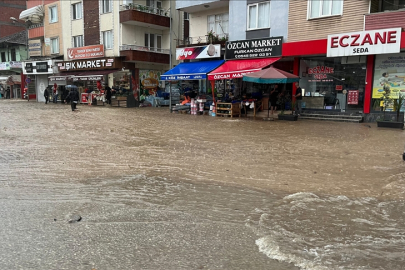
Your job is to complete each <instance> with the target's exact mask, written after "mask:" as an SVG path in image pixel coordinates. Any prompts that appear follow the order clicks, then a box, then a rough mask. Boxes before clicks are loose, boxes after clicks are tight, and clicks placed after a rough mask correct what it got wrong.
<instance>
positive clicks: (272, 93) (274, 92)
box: [270, 84, 279, 115]
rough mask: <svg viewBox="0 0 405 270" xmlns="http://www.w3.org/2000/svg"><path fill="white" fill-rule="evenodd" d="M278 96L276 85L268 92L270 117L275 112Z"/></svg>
mask: <svg viewBox="0 0 405 270" xmlns="http://www.w3.org/2000/svg"><path fill="white" fill-rule="evenodd" d="M278 95H279V92H278V85H277V84H276V85H274V87H273V89H272V90H271V91H270V108H271V114H272V115H273V114H274V112H275V111H276V106H277V99H278Z"/></svg>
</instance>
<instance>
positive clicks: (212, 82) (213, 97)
mask: <svg viewBox="0 0 405 270" xmlns="http://www.w3.org/2000/svg"><path fill="white" fill-rule="evenodd" d="M210 82H211V91H212V100H213V102H214V108H215V106H216V105H217V102H216V101H215V81H214V80H212V81H210ZM215 110H216V108H215Z"/></svg>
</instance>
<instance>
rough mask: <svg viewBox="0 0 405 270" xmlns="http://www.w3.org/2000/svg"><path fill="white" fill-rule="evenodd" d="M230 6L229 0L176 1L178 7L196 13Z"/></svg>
mask: <svg viewBox="0 0 405 270" xmlns="http://www.w3.org/2000/svg"><path fill="white" fill-rule="evenodd" d="M227 6H229V0H199V1H195V0H192V1H176V9H178V10H181V11H184V12H188V13H195V12H201V11H208V10H213V9H218V8H223V7H227Z"/></svg>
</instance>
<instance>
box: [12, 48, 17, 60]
mask: <svg viewBox="0 0 405 270" xmlns="http://www.w3.org/2000/svg"><path fill="white" fill-rule="evenodd" d="M11 61H17V57H16V54H15V49H11Z"/></svg>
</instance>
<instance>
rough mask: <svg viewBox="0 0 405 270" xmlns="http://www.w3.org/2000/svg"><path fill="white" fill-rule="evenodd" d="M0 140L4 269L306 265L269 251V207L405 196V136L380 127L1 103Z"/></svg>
mask: <svg viewBox="0 0 405 270" xmlns="http://www.w3.org/2000/svg"><path fill="white" fill-rule="evenodd" d="M0 136H1V141H0V147H1V148H0V149H1V154H0V200H1V204H2V206H3V207H1V209H0V214H1V215H0V216H1V219H0V231H1V235H2V237H1V242H0V269H97V270H99V269H281V270H282V269H296V268H294V267H293V266H292V265H290V264H288V263H279V262H277V261H274V260H271V259H269V258H268V257H266V256H265V255H264V254H262V253H260V252H259V251H258V247H257V246H256V245H255V240H256V239H257V236H256V235H254V233H253V232H252V231H251V230H249V229H248V228H247V227H246V224H245V223H246V220H247V219H248V217H249V214H250V213H251V212H254V211H255V208H256V207H257V206H258V205H260V204H263V202H265V201H270V202H271V201H273V200H276V199H279V198H281V197H282V196H285V195H287V194H292V193H295V192H302V191H308V192H315V193H317V194H335V195H341V194H344V195H346V196H349V197H350V196H352V197H357V196H372V197H378V198H380V199H385V198H399V197H402V196H403V189H401V188H399V189H391V188H387V186H388V185H390V184H391V183H392V176H395V175H398V174H399V173H401V172H403V163H402V161H401V160H400V159H401V155H402V152H403V149H402V148H403V144H404V135H403V133H402V131H397V130H380V129H377V128H376V127H375V125H373V124H371V128H369V127H366V126H365V125H363V124H347V123H329V122H311V121H298V122H297V123H286V122H281V121H280V122H265V121H252V120H246V119H235V120H231V119H228V118H213V117H209V116H191V115H174V114H169V113H168V110H167V108H132V109H124V108H110V107H90V106H79V111H78V112H71V111H70V106H68V105H61V104H47V105H45V104H42V103H36V102H26V101H10V100H0ZM396 184H397V185H399V186H401V187H402V186H403V185H404V184H403V182H396ZM74 214H78V215H80V216H81V217H82V220H81V221H80V222H77V223H68V220H69V217H70V216H71V215H74Z"/></svg>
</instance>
